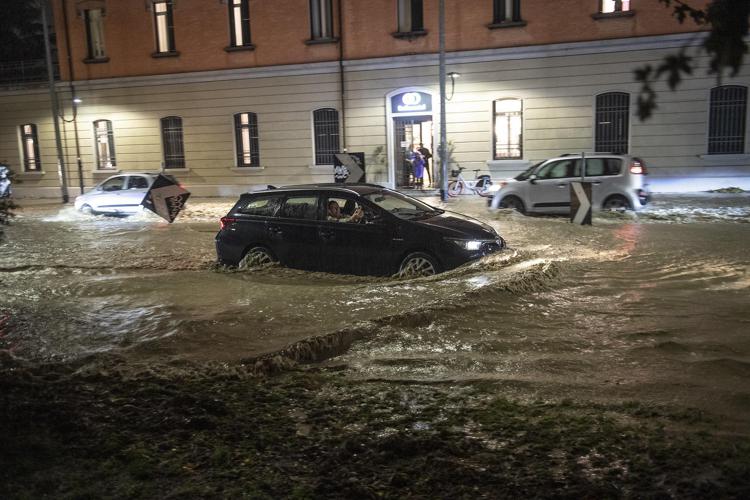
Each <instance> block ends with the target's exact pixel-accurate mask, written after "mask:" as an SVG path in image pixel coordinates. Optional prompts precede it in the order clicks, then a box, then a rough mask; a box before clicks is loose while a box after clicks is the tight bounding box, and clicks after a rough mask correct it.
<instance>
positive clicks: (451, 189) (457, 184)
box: [448, 181, 464, 196]
mask: <svg viewBox="0 0 750 500" xmlns="http://www.w3.org/2000/svg"><path fill="white" fill-rule="evenodd" d="M463 191H464V183H463V182H462V181H451V182H450V184H448V196H458V195H459V194H461V193H463Z"/></svg>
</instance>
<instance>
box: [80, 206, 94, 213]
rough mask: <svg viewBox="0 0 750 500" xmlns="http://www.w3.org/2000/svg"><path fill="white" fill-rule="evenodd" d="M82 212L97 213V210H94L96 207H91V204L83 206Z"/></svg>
mask: <svg viewBox="0 0 750 500" xmlns="http://www.w3.org/2000/svg"><path fill="white" fill-rule="evenodd" d="M81 213H84V214H86V215H96V212H94V209H93V208H91V205H84V206H82V207H81Z"/></svg>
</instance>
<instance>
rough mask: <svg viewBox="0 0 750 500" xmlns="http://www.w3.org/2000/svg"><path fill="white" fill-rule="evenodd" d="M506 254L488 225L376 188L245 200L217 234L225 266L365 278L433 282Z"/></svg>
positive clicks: (323, 187) (267, 193) (321, 188)
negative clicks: (427, 278) (271, 266)
mask: <svg viewBox="0 0 750 500" xmlns="http://www.w3.org/2000/svg"><path fill="white" fill-rule="evenodd" d="M269 188H270V186H269ZM504 247H505V241H504V240H503V238H501V237H500V235H498V234H497V232H496V231H495V230H494V229H493V228H492V227H490V226H488V225H487V224H484V223H482V222H480V221H478V220H476V219H472V218H471V217H467V216H465V215H461V214H457V213H452V212H447V211H445V210H441V209H439V208H435V207H432V206H430V205H428V204H426V203H423V202H422V201H420V200H417V199H415V198H412V197H410V196H406V195H404V194H402V193H399V192H397V191H393V190H391V189H388V188H384V187H382V186H378V185H374V184H347V185H342V184H316V185H302V186H287V187H284V188H279V189H275V188H273V189H268V190H263V191H255V192H252V193H246V194H243V195H242V196H241V197H240V199H239V201H238V202H237V203H236V204H235V205H234V207H232V209H231V210H230V211H229V213H228V214H227V215H226V216H225V217H222V219H221V230H220V231H219V232H218V234H217V235H216V252H217V255H218V260H219V262H220V263H221V264H224V265H230V266H239V267H252V266H257V265H261V264H265V263H270V262H275V261H279V262H280V263H281V264H283V265H285V266H288V267H294V268H299V269H306V270H312V271H325V272H336V273H348V274H371V275H393V274H400V275H403V276H424V275H432V274H435V273H439V272H442V271H445V270H448V269H453V268H455V267H458V266H460V265H461V264H464V263H466V262H469V261H471V260H475V259H478V258H480V257H482V256H484V255H487V254H490V253H493V252H497V251H499V250H501V249H502V248H504Z"/></svg>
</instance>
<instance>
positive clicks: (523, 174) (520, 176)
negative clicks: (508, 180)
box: [515, 161, 544, 181]
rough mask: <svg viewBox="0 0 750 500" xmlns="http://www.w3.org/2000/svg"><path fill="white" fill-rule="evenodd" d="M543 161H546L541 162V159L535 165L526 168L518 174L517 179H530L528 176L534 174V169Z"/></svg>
mask: <svg viewBox="0 0 750 500" xmlns="http://www.w3.org/2000/svg"><path fill="white" fill-rule="evenodd" d="M542 163H544V162H541V161H540V162H539V163H536V164H534V165H532V166H530V167H529V168H527V169H526V170H524V171H523V172H521V173H520V174H518V175H517V176H516V177H515V179H516V180H517V181H525V180H526V179H528V178H529V176H530V175H531V174H532V173H533V172H534V170H535V169H536V167H538V166H539V165H541V164H542Z"/></svg>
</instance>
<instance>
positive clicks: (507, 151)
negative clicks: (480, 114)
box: [492, 99, 523, 160]
mask: <svg viewBox="0 0 750 500" xmlns="http://www.w3.org/2000/svg"><path fill="white" fill-rule="evenodd" d="M493 119H494V122H495V123H494V127H493V130H494V137H493V141H492V143H493V145H494V156H493V157H494V158H495V159H496V160H510V159H517V158H523V101H521V99H498V100H496V101H495V102H494V103H493Z"/></svg>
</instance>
